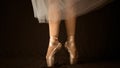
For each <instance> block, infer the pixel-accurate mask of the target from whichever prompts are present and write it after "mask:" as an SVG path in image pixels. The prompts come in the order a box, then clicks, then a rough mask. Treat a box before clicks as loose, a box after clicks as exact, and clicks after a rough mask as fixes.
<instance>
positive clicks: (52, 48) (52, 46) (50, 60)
mask: <svg viewBox="0 0 120 68" xmlns="http://www.w3.org/2000/svg"><path fill="white" fill-rule="evenodd" d="M61 47H62V44H61V43H60V42H57V43H54V42H50V43H49V47H48V50H47V55H46V62H47V66H48V67H52V66H53V65H54V56H55V53H56V52H58V51H59V50H60V49H61Z"/></svg>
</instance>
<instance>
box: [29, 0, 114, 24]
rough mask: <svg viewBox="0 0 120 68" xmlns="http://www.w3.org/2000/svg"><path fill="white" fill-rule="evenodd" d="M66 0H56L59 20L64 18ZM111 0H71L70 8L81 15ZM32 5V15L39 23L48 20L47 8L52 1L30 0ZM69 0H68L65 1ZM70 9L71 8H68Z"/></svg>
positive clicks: (77, 14)
mask: <svg viewBox="0 0 120 68" xmlns="http://www.w3.org/2000/svg"><path fill="white" fill-rule="evenodd" d="M65 1H66V0H57V3H58V4H59V6H58V8H59V9H60V12H61V15H62V16H61V20H64V19H65V16H64V10H65V9H66V8H67V7H66V6H65V4H66V3H65ZM111 1H112V0H73V4H72V7H71V8H75V9H76V11H75V14H76V16H81V15H83V14H86V13H88V12H90V11H93V10H95V9H97V8H99V7H102V6H104V5H106V4H108V3H109V2H111ZM31 2H32V6H33V12H34V17H35V18H37V19H38V21H39V23H46V20H47V21H48V8H49V5H53V4H54V3H52V2H51V4H49V5H48V0H31ZM67 2H69V0H68V1H67ZM70 10H71V9H70Z"/></svg>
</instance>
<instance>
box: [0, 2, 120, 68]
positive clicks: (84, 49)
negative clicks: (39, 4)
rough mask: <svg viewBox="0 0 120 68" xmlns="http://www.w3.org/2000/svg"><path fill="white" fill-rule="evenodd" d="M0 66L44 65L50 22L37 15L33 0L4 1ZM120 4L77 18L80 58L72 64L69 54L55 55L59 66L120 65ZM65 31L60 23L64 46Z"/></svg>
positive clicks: (35, 67) (34, 67) (97, 67)
mask: <svg viewBox="0 0 120 68" xmlns="http://www.w3.org/2000/svg"><path fill="white" fill-rule="evenodd" d="M1 5H2V10H1V17H2V18H1V22H0V68H45V67H46V61H45V55H46V51H47V47H48V41H49V28H48V24H39V23H38V21H37V19H35V18H34V15H33V9H32V5H31V0H4V2H3V1H2V2H1ZM118 7H119V3H118V2H117V1H114V2H112V3H110V4H108V5H106V6H104V7H102V8H100V9H98V10H94V11H92V12H89V13H87V14H85V15H83V16H80V17H78V18H77V27H76V44H77V49H78V51H79V60H78V63H77V64H76V65H69V58H68V57H69V53H68V52H67V51H66V50H65V48H64V47H63V49H62V50H61V51H60V52H58V53H57V54H56V57H55V58H56V60H55V66H56V68H58V67H59V68H77V67H81V68H108V67H109V68H110V67H111V68H113V67H117V66H119V64H118V63H119V60H120V55H119V54H120V44H119V41H118V40H119V34H118V32H119V29H118V28H119V22H118V21H119V18H120V17H118V16H119V15H118V14H119V11H118V10H119V9H118ZM65 40H66V30H65V25H64V21H62V23H61V25H60V41H61V42H62V44H63V45H64V42H65Z"/></svg>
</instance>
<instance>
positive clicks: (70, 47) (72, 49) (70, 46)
mask: <svg viewBox="0 0 120 68" xmlns="http://www.w3.org/2000/svg"><path fill="white" fill-rule="evenodd" d="M65 48H66V49H67V51H68V52H69V55H70V64H76V63H77V59H78V52H77V49H76V46H75V42H74V41H69V42H68V41H67V42H65Z"/></svg>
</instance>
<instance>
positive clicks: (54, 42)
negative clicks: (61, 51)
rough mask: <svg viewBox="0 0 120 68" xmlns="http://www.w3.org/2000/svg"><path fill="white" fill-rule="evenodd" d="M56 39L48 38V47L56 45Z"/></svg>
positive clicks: (54, 37) (53, 37)
mask: <svg viewBox="0 0 120 68" xmlns="http://www.w3.org/2000/svg"><path fill="white" fill-rule="evenodd" d="M58 42H59V41H58V37H56V36H50V39H49V46H53V45H54V46H55V45H57V44H58Z"/></svg>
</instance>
